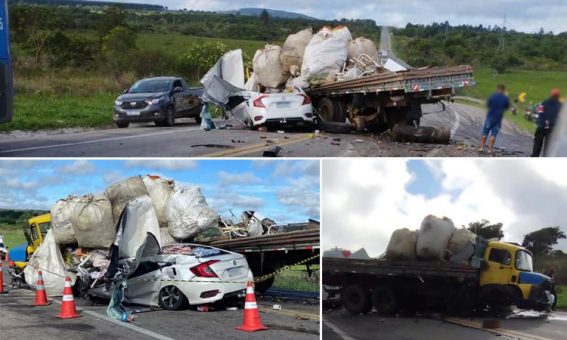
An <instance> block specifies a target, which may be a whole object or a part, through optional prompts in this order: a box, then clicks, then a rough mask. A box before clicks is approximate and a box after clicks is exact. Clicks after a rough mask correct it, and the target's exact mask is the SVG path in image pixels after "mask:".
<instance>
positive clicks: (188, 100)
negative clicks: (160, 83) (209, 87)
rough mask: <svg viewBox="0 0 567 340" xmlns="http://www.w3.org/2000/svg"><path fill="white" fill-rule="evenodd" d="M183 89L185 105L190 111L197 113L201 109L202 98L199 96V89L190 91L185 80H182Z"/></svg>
mask: <svg viewBox="0 0 567 340" xmlns="http://www.w3.org/2000/svg"><path fill="white" fill-rule="evenodd" d="M181 82H182V84H183V88H184V89H185V93H186V95H185V105H186V108H187V110H188V111H191V112H193V111H195V110H197V108H198V107H199V104H200V98H199V96H198V94H197V89H190V88H189V86H187V83H186V82H185V80H181Z"/></svg>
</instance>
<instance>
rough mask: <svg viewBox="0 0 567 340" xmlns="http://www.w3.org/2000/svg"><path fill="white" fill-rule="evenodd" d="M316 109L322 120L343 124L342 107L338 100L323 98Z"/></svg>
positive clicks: (343, 113)
mask: <svg viewBox="0 0 567 340" xmlns="http://www.w3.org/2000/svg"><path fill="white" fill-rule="evenodd" d="M317 108H318V110H319V114H320V116H321V118H322V120H326V121H328V122H339V123H344V122H345V120H346V113H345V108H344V105H343V103H342V102H341V101H339V100H338V99H331V98H329V97H323V98H322V99H321V100H320V101H319V103H318V105H317Z"/></svg>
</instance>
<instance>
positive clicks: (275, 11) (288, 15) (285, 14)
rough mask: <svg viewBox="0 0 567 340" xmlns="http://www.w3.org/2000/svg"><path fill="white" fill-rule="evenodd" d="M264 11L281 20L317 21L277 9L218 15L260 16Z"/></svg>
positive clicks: (242, 10) (260, 9) (230, 12)
mask: <svg viewBox="0 0 567 340" xmlns="http://www.w3.org/2000/svg"><path fill="white" fill-rule="evenodd" d="M264 10H266V11H267V12H268V14H269V15H270V16H271V17H273V18H282V19H306V20H319V19H317V18H314V17H311V16H308V15H305V14H301V13H295V12H288V11H282V10H278V9H269V8H241V9H239V10H237V11H223V12H218V13H224V14H239V15H248V16H254V17H257V16H260V14H261V13H262V11H264Z"/></svg>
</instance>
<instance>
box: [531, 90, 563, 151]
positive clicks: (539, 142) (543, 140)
mask: <svg viewBox="0 0 567 340" xmlns="http://www.w3.org/2000/svg"><path fill="white" fill-rule="evenodd" d="M560 97H561V91H560V90H559V89H553V90H551V97H550V98H549V99H547V100H545V101H544V102H543V103H541V106H542V110H541V112H540V113H539V116H538V117H537V130H536V133H535V136H534V149H533V153H532V157H539V156H540V155H541V149H542V148H543V149H544V150H543V155H544V156H545V155H546V154H547V146H548V144H549V141H550V140H551V134H552V133H553V127H554V126H555V123H556V122H557V118H558V116H559V111H561V102H560V101H559V98H560Z"/></svg>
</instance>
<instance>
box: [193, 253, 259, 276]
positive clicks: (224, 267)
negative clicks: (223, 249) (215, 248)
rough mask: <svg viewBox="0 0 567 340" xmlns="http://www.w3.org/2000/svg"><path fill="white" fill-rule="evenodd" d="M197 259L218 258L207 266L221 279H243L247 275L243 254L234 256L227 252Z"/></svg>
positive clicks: (208, 259)
mask: <svg viewBox="0 0 567 340" xmlns="http://www.w3.org/2000/svg"><path fill="white" fill-rule="evenodd" d="M199 260H200V261H202V262H206V261H211V260H219V262H216V263H214V264H212V265H210V266H209V267H210V268H211V269H212V270H213V271H214V272H215V274H217V276H218V277H219V278H220V279H221V280H223V281H235V280H237V281H243V280H244V279H246V278H247V277H248V263H247V262H246V259H245V258H244V256H240V257H237V258H235V254H232V253H227V254H226V255H216V256H212V257H209V258H205V259H199Z"/></svg>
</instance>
